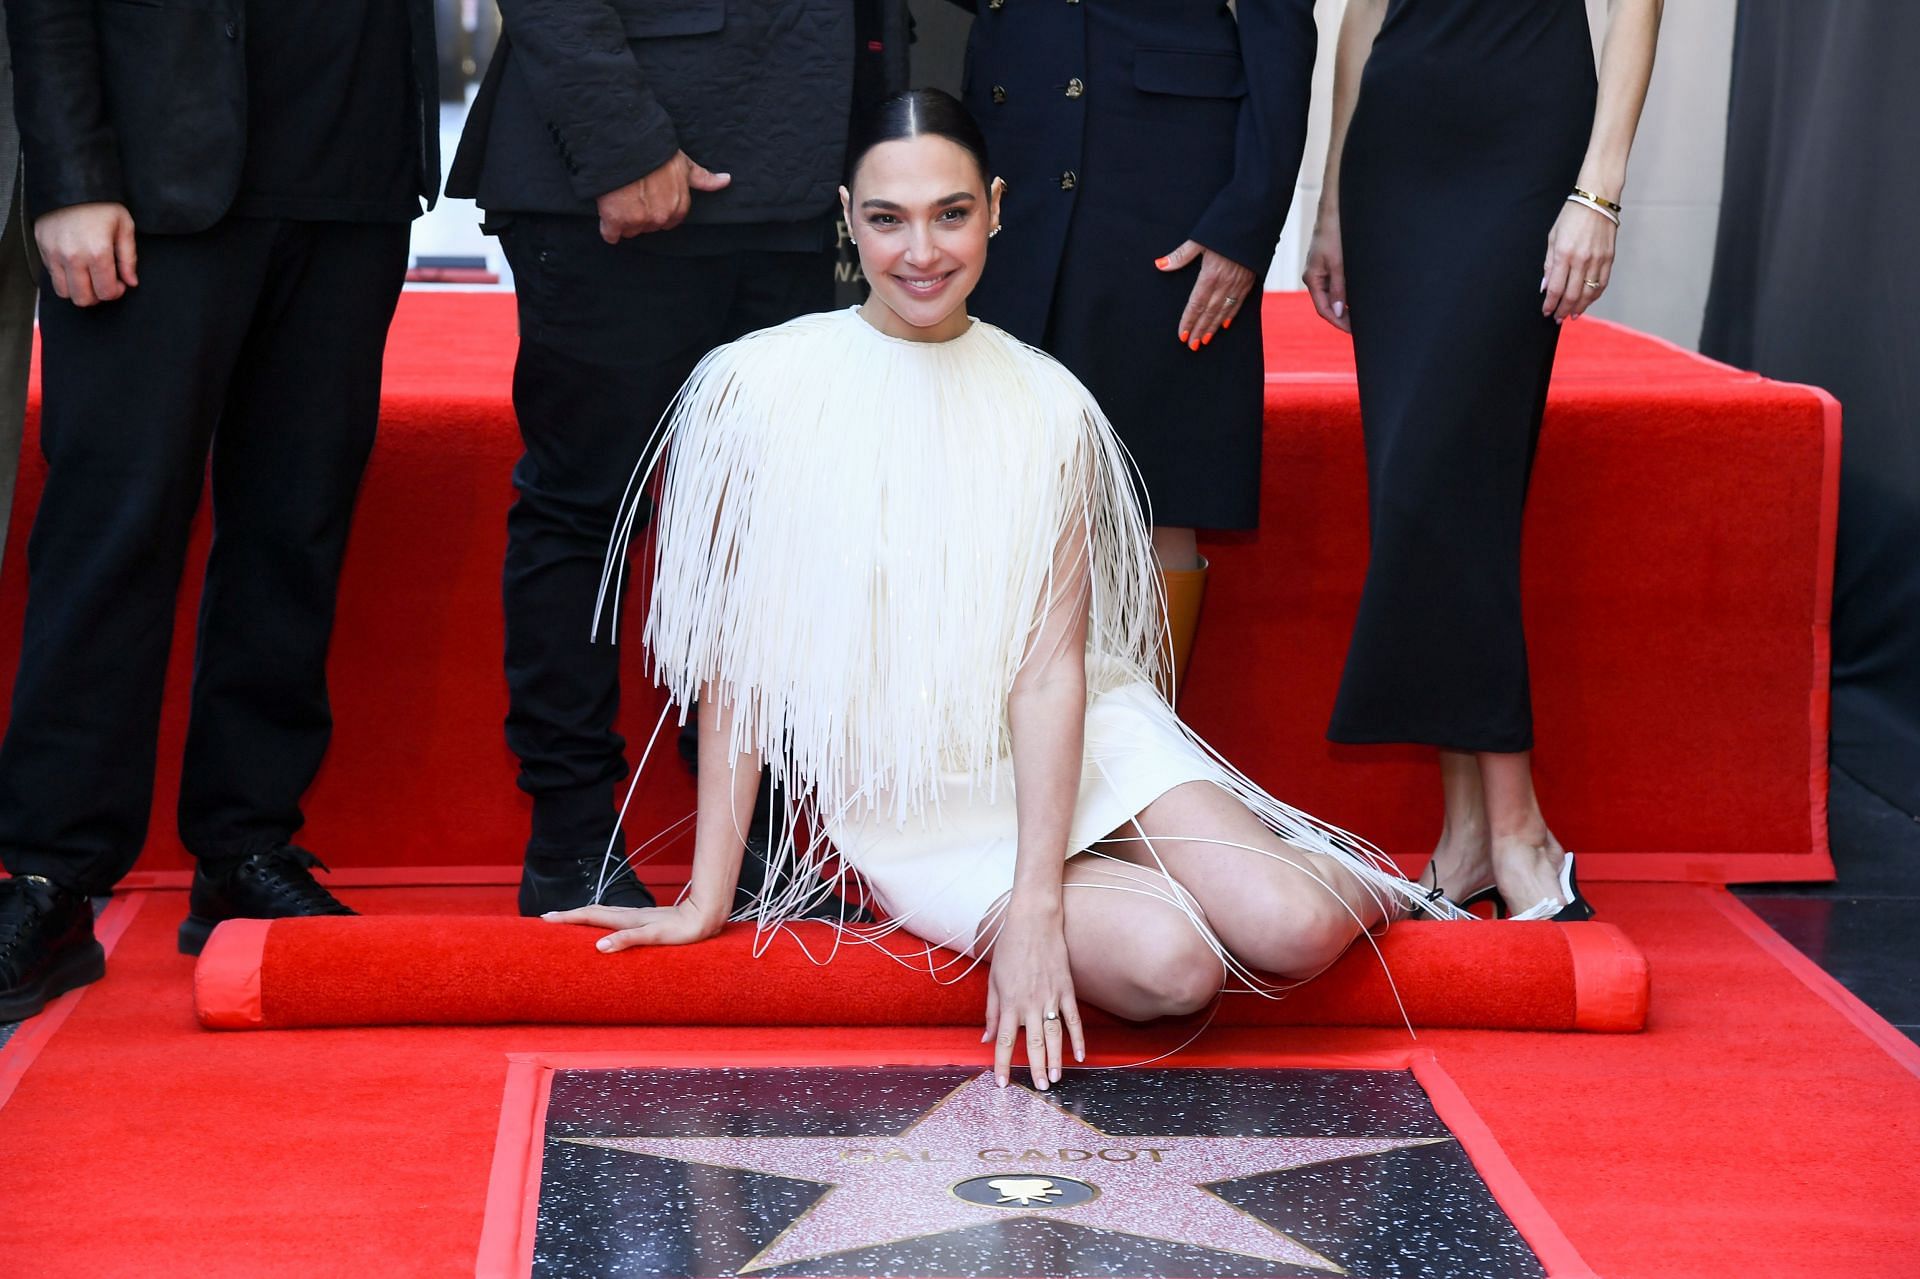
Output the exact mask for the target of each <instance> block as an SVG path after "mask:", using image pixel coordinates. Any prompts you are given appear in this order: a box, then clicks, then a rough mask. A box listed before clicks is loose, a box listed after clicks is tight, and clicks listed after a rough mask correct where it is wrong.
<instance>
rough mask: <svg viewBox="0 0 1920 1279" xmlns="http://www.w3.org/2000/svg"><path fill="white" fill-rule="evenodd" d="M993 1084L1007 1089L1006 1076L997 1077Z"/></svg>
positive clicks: (994, 1078)
mask: <svg viewBox="0 0 1920 1279" xmlns="http://www.w3.org/2000/svg"><path fill="white" fill-rule="evenodd" d="M993 1082H994V1083H996V1084H998V1085H1000V1086H1001V1087H1002V1088H1005V1087H1006V1086H1007V1077H1006V1076H1005V1075H995V1076H994V1077H993Z"/></svg>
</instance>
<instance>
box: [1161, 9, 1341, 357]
mask: <svg viewBox="0 0 1920 1279" xmlns="http://www.w3.org/2000/svg"><path fill="white" fill-rule="evenodd" d="M1234 14H1235V21H1236V22H1237V23H1238V26H1239V40H1240V60H1241V63H1242V65H1243V67H1244V70H1245V75H1246V85H1247V91H1246V96H1244V97H1243V98H1241V99H1240V113H1239V123H1238V125H1237V127H1236V129H1235V134H1234V140H1233V177H1232V178H1231V179H1229V181H1228V182H1227V184H1226V185H1225V186H1224V187H1222V188H1221V189H1220V190H1219V191H1218V192H1217V193H1215V195H1214V197H1213V199H1212V200H1211V201H1210V202H1209V204H1208V205H1207V209H1206V211H1205V212H1204V213H1202V214H1201V215H1200V220H1199V222H1198V223H1196V224H1195V225H1194V227H1193V229H1192V231H1190V232H1189V233H1188V234H1189V236H1190V238H1189V239H1188V240H1187V241H1186V242H1185V243H1183V244H1181V245H1180V246H1179V247H1178V248H1176V249H1174V250H1173V252H1171V253H1169V254H1167V256H1165V257H1163V258H1161V259H1159V260H1158V261H1157V262H1155V264H1154V265H1156V266H1158V267H1159V268H1160V269H1161V270H1162V271H1181V270H1185V269H1186V267H1187V266H1188V265H1189V264H1190V263H1192V262H1194V261H1196V260H1198V261H1199V263H1200V271H1199V273H1198V275H1196V276H1195V278H1194V282H1193V288H1192V290H1190V292H1189V294H1188V297H1187V305H1186V309H1185V310H1184V311H1182V312H1181V315H1180V323H1179V326H1178V327H1177V328H1176V329H1175V333H1176V335H1177V336H1178V337H1179V339H1180V341H1181V342H1183V343H1185V344H1186V345H1187V346H1188V347H1189V348H1190V349H1192V350H1196V351H1197V350H1199V349H1200V348H1201V347H1203V346H1205V345H1207V344H1208V343H1210V342H1212V341H1213V338H1214V335H1215V334H1216V333H1217V332H1219V331H1220V330H1221V329H1224V328H1230V327H1232V324H1233V320H1234V317H1235V316H1237V315H1239V314H1240V309H1241V308H1242V307H1244V306H1246V305H1248V304H1249V303H1251V304H1253V305H1255V306H1258V305H1259V303H1260V287H1261V285H1260V281H1261V277H1262V276H1264V275H1265V274H1266V270H1267V265H1268V264H1269V263H1270V262H1272V261H1273V250H1274V246H1275V245H1276V244H1278V243H1279V240H1280V229H1281V227H1282V226H1284V225H1285V224H1286V219H1287V210H1288V209H1289V208H1290V207H1292V203H1293V186H1294V180H1295V179H1296V178H1297V177H1298V176H1299V174H1300V155H1301V152H1303V151H1304V150H1305V149H1306V143H1307V109H1308V106H1309V104H1310V102H1311V100H1312V97H1313V61H1314V57H1315V56H1316V55H1317V54H1318V53H1319V43H1320V33H1319V28H1318V26H1316V25H1315V23H1314V19H1313V0H1239V3H1238V4H1237V5H1236V6H1235V8H1234Z"/></svg>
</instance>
